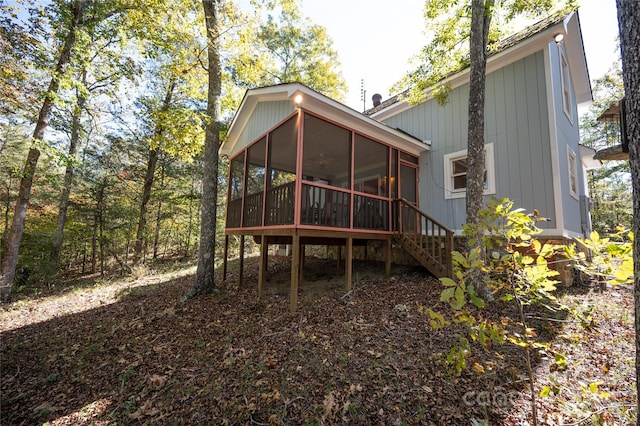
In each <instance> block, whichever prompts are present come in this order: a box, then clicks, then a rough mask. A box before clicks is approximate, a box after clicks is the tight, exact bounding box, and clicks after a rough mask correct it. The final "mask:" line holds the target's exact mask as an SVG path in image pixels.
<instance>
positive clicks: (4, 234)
mask: <svg viewBox="0 0 640 426" xmlns="http://www.w3.org/2000/svg"><path fill="white" fill-rule="evenodd" d="M12 185H13V178H12V176H11V175H9V181H8V182H7V198H6V200H5V203H4V227H3V228H2V241H0V262H2V253H3V252H4V247H5V246H6V245H7V237H8V236H9V210H10V209H11V186H12Z"/></svg>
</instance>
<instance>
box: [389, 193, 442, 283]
mask: <svg viewBox="0 0 640 426" xmlns="http://www.w3.org/2000/svg"><path fill="white" fill-rule="evenodd" d="M394 203H397V204H404V205H405V206H407V207H408V208H409V209H411V210H413V211H414V212H416V213H417V214H419V215H420V216H422V217H424V218H425V223H431V224H433V226H432V229H435V228H439V229H438V236H440V232H441V231H443V232H444V240H445V249H444V253H443V256H442V257H443V259H439V258H438V256H433V255H431V257H432V258H433V259H434V260H437V261H438V262H439V263H441V264H442V266H443V267H444V268H445V269H446V275H447V276H449V277H452V276H453V264H452V262H451V252H452V251H453V248H454V245H453V235H454V232H453V231H452V230H451V229H449V228H448V227H447V226H445V225H443V224H442V223H440V222H438V221H437V220H435V219H433V218H432V217H431V216H429V215H428V214H427V213H425V212H423V211H422V210H420V209H419V208H418V207H416V206H415V205H414V204H413V203H412V202H410V201H408V200H407V199H405V198H397V199H395V200H394ZM395 219H396V220H397V227H396V230H395V233H396V234H407V232H406V231H405V230H404V226H403V223H402V214H401V206H398V208H397V211H396V217H395ZM426 231H427V232H428V229H427V230H426ZM413 234H414V235H420V236H422V233H421V232H420V234H418V233H417V229H416V230H414V232H413ZM426 236H427V237H428V236H429V235H428V233H427V234H426ZM432 237H435V235H432Z"/></svg>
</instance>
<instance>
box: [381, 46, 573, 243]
mask: <svg viewBox="0 0 640 426" xmlns="http://www.w3.org/2000/svg"><path fill="white" fill-rule="evenodd" d="M545 78H546V76H545V59H544V54H543V52H542V51H539V52H537V53H534V54H532V55H530V56H528V57H526V58H524V59H521V60H519V61H516V62H514V63H512V64H510V65H507V66H505V67H503V68H500V69H499V70H497V71H495V72H492V73H490V74H488V75H487V84H486V109H485V138H486V139H485V141H486V143H487V144H491V143H492V144H493V151H494V165H495V181H496V184H495V189H496V193H495V194H493V195H495V196H497V197H508V198H510V199H511V200H513V201H514V205H515V206H516V207H523V208H525V209H527V210H528V211H532V210H533V209H538V210H539V211H540V214H541V215H543V216H545V217H548V218H550V219H551V221H550V222H546V223H543V224H542V226H543V227H545V228H555V227H556V218H555V204H554V197H553V194H554V191H553V171H552V167H551V161H552V155H551V143H550V130H549V122H548V116H549V115H548V109H547V108H548V107H547V91H546V83H545V81H546V80H545ZM468 91H469V86H468V84H465V85H463V86H461V87H458V88H455V89H453V90H451V92H450V94H449V100H448V102H447V103H446V105H444V106H440V105H438V103H437V102H436V101H435V100H433V99H430V100H428V101H426V102H423V103H421V104H419V105H416V106H414V107H412V108H410V109H408V110H405V111H403V112H400V113H399V114H397V115H395V116H393V117H390V118H387V119H386V120H384V122H385V123H386V124H388V125H389V126H391V127H398V128H400V129H402V130H404V131H407V132H409V133H411V134H413V135H415V136H417V137H418V138H420V139H424V140H430V141H431V144H432V145H431V150H430V151H428V152H426V153H424V154H423V155H422V157H421V158H420V165H421V168H420V190H419V195H420V208H421V209H422V210H424V211H425V212H427V213H428V214H430V215H432V216H433V217H434V218H435V219H436V220H438V221H440V222H442V223H443V224H445V225H447V226H448V227H451V228H452V229H456V230H459V229H460V228H461V226H462V224H463V223H464V222H465V218H466V215H465V199H464V198H458V199H445V190H444V185H443V180H444V178H445V177H444V156H445V155H446V154H450V153H453V152H457V151H461V150H464V149H466V145H467V142H466V139H467V113H468V111H467V108H468ZM561 112H562V110H561ZM489 196H490V195H488V196H487V197H489ZM578 217H579V215H578Z"/></svg>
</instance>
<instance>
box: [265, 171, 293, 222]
mask: <svg viewBox="0 0 640 426" xmlns="http://www.w3.org/2000/svg"><path fill="white" fill-rule="evenodd" d="M295 193H296V182H295V181H293V182H289V183H286V184H284V185H280V186H276V187H273V188H269V189H268V190H267V208H266V217H265V220H264V224H265V225H266V226H269V225H291V224H293V211H294V210H293V206H294V204H295Z"/></svg>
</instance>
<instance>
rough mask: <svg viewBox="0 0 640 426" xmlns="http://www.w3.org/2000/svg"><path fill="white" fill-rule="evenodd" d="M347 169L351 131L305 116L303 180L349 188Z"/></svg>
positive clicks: (308, 115) (348, 167) (348, 165)
mask: <svg viewBox="0 0 640 426" xmlns="http://www.w3.org/2000/svg"><path fill="white" fill-rule="evenodd" d="M350 166H351V132H350V131H349V130H347V129H344V128H342V127H340V126H336V125H335V124H332V123H329V122H327V121H324V120H322V119H320V118H317V117H315V116H313V115H310V114H305V115H304V135H303V148H302V175H303V179H304V180H307V181H312V182H317V183H320V184H324V185H331V186H336V187H339V188H344V189H349V188H350V186H351V185H350V184H351V179H350ZM314 202H318V200H314Z"/></svg>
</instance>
